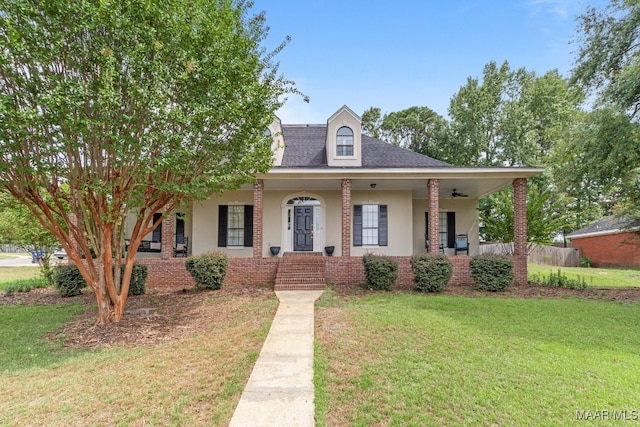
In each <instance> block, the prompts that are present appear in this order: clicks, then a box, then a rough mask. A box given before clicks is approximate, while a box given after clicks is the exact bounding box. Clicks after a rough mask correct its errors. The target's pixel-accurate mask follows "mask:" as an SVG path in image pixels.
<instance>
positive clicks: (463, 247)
mask: <svg viewBox="0 0 640 427" xmlns="http://www.w3.org/2000/svg"><path fill="white" fill-rule="evenodd" d="M458 252H466V253H467V255H469V235H468V234H456V255H458Z"/></svg>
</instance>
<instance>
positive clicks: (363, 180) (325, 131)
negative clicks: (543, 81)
mask: <svg viewBox="0 0 640 427" xmlns="http://www.w3.org/2000/svg"><path fill="white" fill-rule="evenodd" d="M268 133H269V134H270V135H272V136H273V141H274V142H273V151H274V166H273V168H272V169H271V171H269V172H268V173H266V174H260V175H257V176H256V182H255V184H251V185H244V186H243V187H241V188H240V189H238V190H236V191H231V192H228V193H225V194H223V195H221V196H212V197H211V198H210V199H209V200H206V201H201V202H196V203H194V204H193V205H192V206H189V207H187V208H185V209H183V210H182V213H183V215H179V216H178V218H180V219H179V220H177V221H176V220H175V219H173V218H171V217H169V218H167V219H165V221H164V222H163V224H162V225H163V227H162V229H161V230H156V232H155V237H154V236H151V235H150V236H148V237H147V238H148V239H149V240H150V243H149V249H150V250H149V252H146V253H141V254H139V258H141V259H142V258H144V261H143V262H145V263H148V264H149V265H151V266H152V267H153V268H152V269H151V271H150V277H149V280H150V285H151V286H154V285H167V286H180V283H185V284H187V283H190V279H189V277H188V276H187V275H186V273H185V272H184V266H183V260H179V259H174V258H173V248H174V246H175V244H176V242H177V241H182V240H183V239H184V238H186V239H187V240H188V253H189V254H191V255H197V254H203V253H207V252H215V251H218V252H219V251H221V252H224V253H226V254H227V255H228V256H229V259H230V264H229V270H228V276H227V281H228V282H242V283H247V284H259V283H264V282H272V281H276V282H277V280H276V276H277V272H278V268H279V267H278V265H279V264H280V261H281V260H282V259H283V255H284V254H286V255H288V256H290V255H291V254H292V253H293V254H309V253H311V254H315V257H316V258H318V257H322V258H323V259H324V265H325V271H326V275H325V277H326V279H328V280H330V281H331V282H333V283H337V284H343V283H349V284H353V283H361V282H363V281H364V275H363V268H362V260H361V259H362V258H361V257H362V255H364V254H366V253H376V254H382V255H387V256H391V257H394V258H396V259H397V260H398V262H399V265H400V274H399V282H400V284H405V285H408V284H410V283H411V280H412V277H413V276H412V273H411V271H410V268H409V259H410V257H411V256H412V255H414V254H419V253H422V252H425V250H426V241H427V240H428V241H429V242H437V244H430V245H429V250H430V251H432V252H440V251H443V252H444V253H445V254H447V255H448V256H450V259H451V260H452V262H453V263H454V276H453V278H452V281H453V282H454V283H469V282H470V280H471V278H470V274H469V257H470V256H471V255H473V254H476V253H477V251H478V245H479V239H478V211H477V209H478V200H479V199H480V198H483V197H486V196H488V195H490V194H492V193H494V192H497V191H500V190H502V189H504V188H506V187H508V186H513V187H514V194H515V229H516V236H515V240H516V242H515V243H516V255H515V256H514V261H515V267H516V268H515V270H516V271H515V272H516V277H517V279H518V280H519V281H520V282H524V281H526V256H527V251H526V181H527V179H528V178H530V177H532V176H535V175H537V174H539V173H540V172H541V169H538V168H518V167H512V168H482V167H456V166H452V165H449V164H447V163H444V162H441V161H439V160H436V159H433V158H430V157H427V156H424V155H421V154H418V153H415V152H412V151H409V150H405V149H402V148H400V147H397V146H394V145H391V144H388V143H386V142H384V141H381V140H379V139H376V138H372V137H369V136H367V135H365V134H363V133H362V126H361V119H360V117H359V116H358V115H357V114H355V113H354V112H353V111H351V110H350V109H349V108H348V107H346V106H344V107H342V108H340V109H339V110H338V111H337V112H336V113H335V114H333V115H332V116H331V117H330V118H329V119H328V120H327V123H326V124H323V125H282V124H281V123H280V120H279V119H277V118H276V119H275V120H274V122H273V123H272V124H271V125H270V126H269V130H268ZM458 234H465V235H467V236H468V241H469V244H470V245H469V253H468V254H464V255H457V256H456V255H455V253H456V251H455V248H454V245H455V241H456V235H458ZM151 246H153V247H154V248H155V249H151ZM276 247H277V248H278V249H279V252H278V255H277V256H273V255H272V252H271V251H272V248H273V251H275V250H276V249H275V248H276ZM331 249H332V254H331V256H328V253H327V250H331ZM154 251H155V252H154ZM285 258H286V257H285ZM316 261H317V260H316Z"/></svg>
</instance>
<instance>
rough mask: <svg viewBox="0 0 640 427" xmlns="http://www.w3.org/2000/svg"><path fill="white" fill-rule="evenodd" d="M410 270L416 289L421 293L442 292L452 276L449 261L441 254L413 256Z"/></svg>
mask: <svg viewBox="0 0 640 427" xmlns="http://www.w3.org/2000/svg"><path fill="white" fill-rule="evenodd" d="M411 269H412V270H413V274H414V275H415V278H414V283H415V284H416V288H418V290H420V291H422V292H442V290H443V289H444V288H445V286H447V283H449V279H450V278H451V275H452V274H453V266H452V265H451V261H449V259H448V258H447V257H446V256H444V255H441V254H437V255H434V254H425V255H414V256H412V257H411Z"/></svg>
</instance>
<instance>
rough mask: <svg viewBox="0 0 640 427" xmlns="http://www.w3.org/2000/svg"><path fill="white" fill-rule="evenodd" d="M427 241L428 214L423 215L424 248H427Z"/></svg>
mask: <svg viewBox="0 0 640 427" xmlns="http://www.w3.org/2000/svg"><path fill="white" fill-rule="evenodd" d="M427 240H429V212H428V211H427V212H425V213H424V247H425V248H426V247H427Z"/></svg>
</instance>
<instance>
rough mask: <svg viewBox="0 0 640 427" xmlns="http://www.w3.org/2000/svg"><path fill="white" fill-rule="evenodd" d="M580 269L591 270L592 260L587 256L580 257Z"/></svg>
mask: <svg viewBox="0 0 640 427" xmlns="http://www.w3.org/2000/svg"><path fill="white" fill-rule="evenodd" d="M580 267H582V268H591V258H589V257H586V256H583V257H580Z"/></svg>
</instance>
